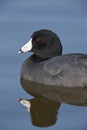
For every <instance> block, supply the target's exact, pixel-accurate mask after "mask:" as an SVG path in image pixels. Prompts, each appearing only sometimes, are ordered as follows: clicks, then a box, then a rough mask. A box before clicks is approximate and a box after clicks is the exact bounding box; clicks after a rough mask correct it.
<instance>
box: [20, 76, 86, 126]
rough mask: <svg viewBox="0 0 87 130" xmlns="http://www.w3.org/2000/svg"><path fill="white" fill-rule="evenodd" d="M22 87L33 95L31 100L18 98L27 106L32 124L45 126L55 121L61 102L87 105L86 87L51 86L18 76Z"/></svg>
mask: <svg viewBox="0 0 87 130" xmlns="http://www.w3.org/2000/svg"><path fill="white" fill-rule="evenodd" d="M20 83H21V85H22V87H23V89H24V90H25V91H26V92H27V93H29V94H30V95H32V96H34V98H33V99H31V100H24V99H19V101H20V102H21V103H22V104H23V105H24V106H26V107H27V108H28V110H29V111H30V114H31V120H32V124H33V125H35V126H40V127H46V126H51V125H54V124H55V123H56V120H57V116H58V109H59V108H60V105H61V103H68V104H72V105H79V106H87V88H79V87H75V88H73V87H72V88H69V87H56V86H54V87H52V86H49V85H43V84H40V83H35V82H30V81H27V80H24V79H23V78H20Z"/></svg>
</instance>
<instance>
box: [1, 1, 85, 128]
mask: <svg viewBox="0 0 87 130" xmlns="http://www.w3.org/2000/svg"><path fill="white" fill-rule="evenodd" d="M86 5H87V2H86V1H85V0H71V1H69V0H66V1H63V0H59V1H57V0H51V1H50V0H44V1H41V0H37V1H34V0H32V1H31V0H26V1H24V0H19V1H17V0H15V1H13V0H8V1H6V0H2V1H0V67H1V69H0V79H1V87H0V130H5V129H6V130H15V129H21V130H24V129H25V130H26V129H31V130H33V129H35V130H36V129H41V128H40V127H36V126H33V125H32V122H31V115H30V113H28V112H27V110H26V108H25V107H24V106H22V105H21V104H20V103H19V102H18V101H17V99H18V98H20V97H22V98H25V99H26V98H27V99H31V98H32V97H31V96H30V95H28V94H27V93H26V92H25V91H24V90H23V89H22V88H21V85H20V79H19V74H20V67H21V64H22V62H23V61H24V60H25V59H26V58H27V57H28V55H29V54H28V53H26V54H23V55H19V54H18V53H17V52H18V50H19V48H20V47H21V45H23V44H24V43H25V42H27V41H28V39H29V37H30V35H31V34H32V32H33V31H35V30H38V29H41V28H46V29H50V30H53V31H55V32H56V33H57V34H58V35H59V37H60V39H61V41H62V44H63V53H70V52H82V53H87V7H86ZM43 129H51V130H53V129H61V130H67V129H70V130H87V107H78V106H72V105H68V104H62V105H61V106H60V109H59V113H58V120H57V121H56V123H55V125H52V126H50V127H47V128H43Z"/></svg>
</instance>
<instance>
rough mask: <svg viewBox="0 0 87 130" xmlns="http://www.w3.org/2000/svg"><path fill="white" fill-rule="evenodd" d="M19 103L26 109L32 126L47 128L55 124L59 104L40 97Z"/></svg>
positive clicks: (22, 100)
mask: <svg viewBox="0 0 87 130" xmlns="http://www.w3.org/2000/svg"><path fill="white" fill-rule="evenodd" d="M19 101H20V102H21V103H22V104H23V105H24V106H26V107H27V108H28V111H29V112H30V114H31V121H32V124H33V125H34V126H39V127H47V126H51V125H54V124H55V122H56V120H57V114H58V109H59V107H60V103H57V102H54V101H52V100H49V99H46V98H42V97H35V98H33V99H31V100H24V99H19Z"/></svg>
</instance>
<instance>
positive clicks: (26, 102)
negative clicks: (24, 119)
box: [18, 98, 31, 112]
mask: <svg viewBox="0 0 87 130" xmlns="http://www.w3.org/2000/svg"><path fill="white" fill-rule="evenodd" d="M18 101H19V102H20V103H21V104H22V105H23V106H25V107H27V110H28V112H30V107H31V104H30V101H28V100H25V99H23V98H19V99H18Z"/></svg>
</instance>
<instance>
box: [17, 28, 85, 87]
mask: <svg viewBox="0 0 87 130" xmlns="http://www.w3.org/2000/svg"><path fill="white" fill-rule="evenodd" d="M24 52H33V54H32V55H31V56H30V57H29V58H28V59H27V60H25V61H24V63H23V64H22V68H21V74H20V76H21V77H22V78H23V79H25V80H29V81H33V82H37V83H41V84H45V85H50V86H52V87H54V86H56V87H58V86H59V87H61V86H62V87H87V54H80V53H73V54H66V55H62V45H61V41H60V39H59V37H58V36H57V34H56V33H54V32H52V31H50V30H46V29H42V30H38V31H36V32H34V33H33V34H32V35H31V37H30V40H29V42H28V43H26V44H25V45H24V46H23V47H21V49H20V50H19V53H24Z"/></svg>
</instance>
